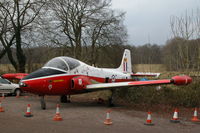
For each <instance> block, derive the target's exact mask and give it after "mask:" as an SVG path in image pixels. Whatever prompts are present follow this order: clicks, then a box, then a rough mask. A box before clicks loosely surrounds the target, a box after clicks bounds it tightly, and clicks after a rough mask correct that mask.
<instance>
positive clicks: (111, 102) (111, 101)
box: [108, 90, 115, 107]
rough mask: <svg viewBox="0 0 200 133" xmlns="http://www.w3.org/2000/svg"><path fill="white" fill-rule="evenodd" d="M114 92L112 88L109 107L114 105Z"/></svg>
mask: <svg viewBox="0 0 200 133" xmlns="http://www.w3.org/2000/svg"><path fill="white" fill-rule="evenodd" d="M113 93H114V90H111V96H110V98H109V99H108V107H114V106H115V105H114V103H113Z"/></svg>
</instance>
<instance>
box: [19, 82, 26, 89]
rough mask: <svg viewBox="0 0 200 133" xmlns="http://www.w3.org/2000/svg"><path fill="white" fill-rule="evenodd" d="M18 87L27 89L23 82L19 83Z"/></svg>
mask: <svg viewBox="0 0 200 133" xmlns="http://www.w3.org/2000/svg"><path fill="white" fill-rule="evenodd" d="M19 87H20V88H21V87H27V84H26V83H24V82H23V81H20V82H19Z"/></svg>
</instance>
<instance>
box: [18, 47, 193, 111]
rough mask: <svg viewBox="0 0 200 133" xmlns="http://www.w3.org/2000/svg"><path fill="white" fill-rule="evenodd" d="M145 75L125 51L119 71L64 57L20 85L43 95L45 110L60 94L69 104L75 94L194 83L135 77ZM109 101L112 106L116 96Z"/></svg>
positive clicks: (181, 79)
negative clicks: (50, 99)
mask: <svg viewBox="0 0 200 133" xmlns="http://www.w3.org/2000/svg"><path fill="white" fill-rule="evenodd" d="M141 75H143V74H139V75H138V74H133V73H132V65H131V54H130V51H129V50H128V49H125V51H124V54H123V58H122V61H121V65H120V66H119V68H116V69H108V68H96V67H93V66H90V65H87V64H85V63H83V62H81V61H79V60H76V59H73V58H70V57H65V56H61V57H56V58H53V59H51V60H50V61H49V62H47V63H46V64H45V65H44V66H43V67H42V68H41V69H39V70H37V71H35V72H33V73H31V74H29V75H27V76H25V77H24V78H23V79H22V80H21V81H20V83H19V84H20V87H21V89H22V90H24V91H27V92H31V93H35V94H38V95H40V96H41V107H42V109H45V108H46V104H45V101H44V96H45V95H60V96H61V102H67V101H68V100H67V96H69V95H73V94H80V93H86V92H93V91H98V90H106V89H110V90H114V89H115V88H128V87H133V86H145V85H159V84H175V85H187V84H189V83H191V82H192V79H191V78H190V77H189V76H175V77H172V78H171V79H161V80H148V81H136V80H135V79H134V77H135V76H141ZM144 75H145V74H144ZM148 75H151V74H147V76H148ZM109 101H110V104H112V96H111V98H110V99H109Z"/></svg>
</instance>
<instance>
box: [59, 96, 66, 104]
mask: <svg viewBox="0 0 200 133" xmlns="http://www.w3.org/2000/svg"><path fill="white" fill-rule="evenodd" d="M60 102H61V103H67V102H68V99H67V96H66V95H62V96H60Z"/></svg>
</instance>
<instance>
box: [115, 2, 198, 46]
mask: <svg viewBox="0 0 200 133" xmlns="http://www.w3.org/2000/svg"><path fill="white" fill-rule="evenodd" d="M112 7H113V8H114V9H118V10H122V11H125V12H126V17H125V22H124V24H125V26H126V27H127V30H128V34H129V39H128V40H129V44H133V45H143V44H145V43H148V42H150V43H156V44H164V43H165V42H166V40H167V39H169V38H170V37H171V35H170V16H172V15H175V16H181V15H182V14H184V12H185V11H186V10H188V11H190V12H191V11H192V9H193V10H196V9H197V8H200V0H112Z"/></svg>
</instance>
